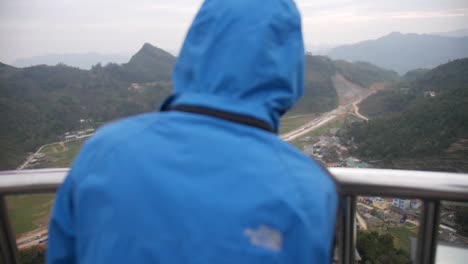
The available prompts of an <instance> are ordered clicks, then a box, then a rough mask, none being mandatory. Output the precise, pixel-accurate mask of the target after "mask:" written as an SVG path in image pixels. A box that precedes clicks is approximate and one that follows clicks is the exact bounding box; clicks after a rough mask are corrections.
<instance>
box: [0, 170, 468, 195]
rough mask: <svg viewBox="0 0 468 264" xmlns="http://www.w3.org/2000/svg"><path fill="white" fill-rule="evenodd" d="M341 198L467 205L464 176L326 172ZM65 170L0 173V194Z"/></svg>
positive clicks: (45, 183)
mask: <svg viewBox="0 0 468 264" xmlns="http://www.w3.org/2000/svg"><path fill="white" fill-rule="evenodd" d="M329 170H330V172H331V174H332V175H333V176H334V177H335V179H336V181H337V183H338V184H339V185H340V192H341V194H342V195H349V196H358V195H361V196H370V195H375V196H384V197H399V198H419V199H429V200H451V201H468V174H461V173H448V172H426V171H409V170H388V169H356V168H330V169H329ZM68 171H69V169H68V168H62V169H38V170H20V171H18V170H16V171H2V172H0V194H3V195H4V194H27V193H35V192H54V191H55V190H56V189H57V188H58V186H59V185H60V184H61V183H62V181H63V179H64V178H65V176H66V175H67V173H68Z"/></svg>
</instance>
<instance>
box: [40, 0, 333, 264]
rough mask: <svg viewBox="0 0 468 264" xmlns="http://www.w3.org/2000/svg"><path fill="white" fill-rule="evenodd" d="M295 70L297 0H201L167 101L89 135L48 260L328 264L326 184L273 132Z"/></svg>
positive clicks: (292, 98)
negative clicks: (145, 112)
mask: <svg viewBox="0 0 468 264" xmlns="http://www.w3.org/2000/svg"><path fill="white" fill-rule="evenodd" d="M303 75H304V48H303V40H302V33H301V19H300V15H299V12H298V10H297V8H296V6H295V4H294V2H293V1H292V0H271V1H265V0H206V1H205V2H204V3H203V5H202V7H201V9H200V11H199V12H198V14H197V16H196V18H195V20H194V21H193V24H192V26H191V28H190V30H189V32H188V35H187V37H186V40H185V42H184V45H183V48H182V50H181V52H180V56H179V58H178V60H177V63H176V66H175V69H174V74H173V82H174V92H173V94H172V95H171V96H170V97H169V98H168V99H167V100H166V101H165V102H164V103H163V106H162V109H161V110H162V111H161V112H159V113H149V114H143V115H140V116H136V117H132V118H128V119H125V120H122V121H119V122H115V123H113V124H109V125H107V126H105V127H104V128H102V129H100V130H99V131H98V132H97V133H96V135H95V136H93V137H92V138H91V139H90V140H89V141H88V142H86V144H85V145H84V147H83V149H82V151H81V153H80V154H79V155H78V157H77V159H76V160H75V162H74V164H73V166H72V169H71V171H70V173H69V175H68V176H67V177H66V179H65V181H64V183H63V184H62V186H61V187H60V189H59V190H58V193H57V197H56V200H55V205H54V209H53V212H52V216H51V219H50V224H49V243H48V250H47V263H50V264H58V263H113V264H115V263H217V264H218V263H233V264H240V263H243V264H245V263H291V264H292V263H294V264H300V263H330V262H331V259H332V256H331V253H332V247H333V240H334V227H335V218H336V215H335V214H336V210H337V194H336V187H335V185H334V182H333V180H332V179H331V178H330V177H329V175H328V174H327V172H326V170H324V169H322V167H320V166H319V165H318V164H317V163H316V162H314V161H313V160H311V159H310V158H308V157H306V156H304V155H303V154H301V152H300V151H298V150H297V149H295V148H294V147H293V146H291V145H289V144H288V143H286V142H284V141H282V140H281V139H280V138H279V137H278V136H277V135H276V133H277V132H278V127H279V119H280V117H281V116H282V115H283V114H284V113H286V111H288V109H290V108H291V107H293V106H294V104H295V103H296V102H297V101H298V99H299V98H300V97H301V95H302V92H303V79H304V76H303Z"/></svg>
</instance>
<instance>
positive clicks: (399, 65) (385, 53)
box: [328, 32, 468, 74]
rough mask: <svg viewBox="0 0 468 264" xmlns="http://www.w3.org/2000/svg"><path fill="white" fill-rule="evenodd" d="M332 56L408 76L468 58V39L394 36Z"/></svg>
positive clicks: (336, 51)
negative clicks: (408, 73) (418, 70)
mask: <svg viewBox="0 0 468 264" xmlns="http://www.w3.org/2000/svg"><path fill="white" fill-rule="evenodd" d="M328 56H330V57H331V58H333V59H343V60H347V61H366V62H370V63H372V64H375V65H377V66H380V67H383V68H387V69H391V70H394V71H397V72H399V73H400V74H404V73H405V72H407V71H409V70H413V69H418V68H433V67H436V66H437V65H440V64H443V63H447V62H448V61H450V60H455V59H459V58H464V57H468V37H462V38H454V37H444V36H436V35H419V34H402V33H398V32H394V33H391V34H389V35H386V36H384V37H381V38H378V39H376V40H368V41H363V42H359V43H356V44H352V45H343V46H339V47H336V48H334V49H332V50H331V51H330V52H328Z"/></svg>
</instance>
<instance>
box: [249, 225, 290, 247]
mask: <svg viewBox="0 0 468 264" xmlns="http://www.w3.org/2000/svg"><path fill="white" fill-rule="evenodd" d="M244 235H245V236H247V237H248V238H249V239H250V244H252V245H254V246H256V247H260V248H263V249H266V250H270V251H275V252H279V251H281V246H282V243H283V235H282V234H281V232H280V231H278V230H276V229H274V228H272V227H269V226H266V225H260V226H258V227H256V228H246V229H245V230H244Z"/></svg>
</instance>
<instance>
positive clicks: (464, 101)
mask: <svg viewBox="0 0 468 264" xmlns="http://www.w3.org/2000/svg"><path fill="white" fill-rule="evenodd" d="M404 79H405V80H410V81H402V82H400V83H399V84H398V85H396V86H395V87H394V89H392V90H390V91H385V92H380V93H378V94H376V95H374V96H371V97H369V98H368V99H367V100H366V101H364V102H363V103H362V104H361V110H362V112H363V113H364V114H365V115H368V116H370V117H371V118H372V120H371V121H370V122H369V123H360V124H355V125H353V126H351V128H350V131H349V135H350V136H351V137H353V138H354V140H355V142H356V143H357V145H358V151H359V154H360V155H361V156H363V157H366V158H370V159H384V160H393V159H401V158H405V157H426V156H430V155H436V154H441V153H442V152H444V151H445V150H446V149H448V148H449V146H450V145H451V144H453V143H455V142H457V141H458V140H461V139H463V138H468V58H465V59H460V60H456V61H453V62H450V63H447V64H444V65H441V66H439V67H437V68H435V69H434V70H431V71H428V72H425V73H422V74H421V75H420V76H418V77H417V78H404Z"/></svg>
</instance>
